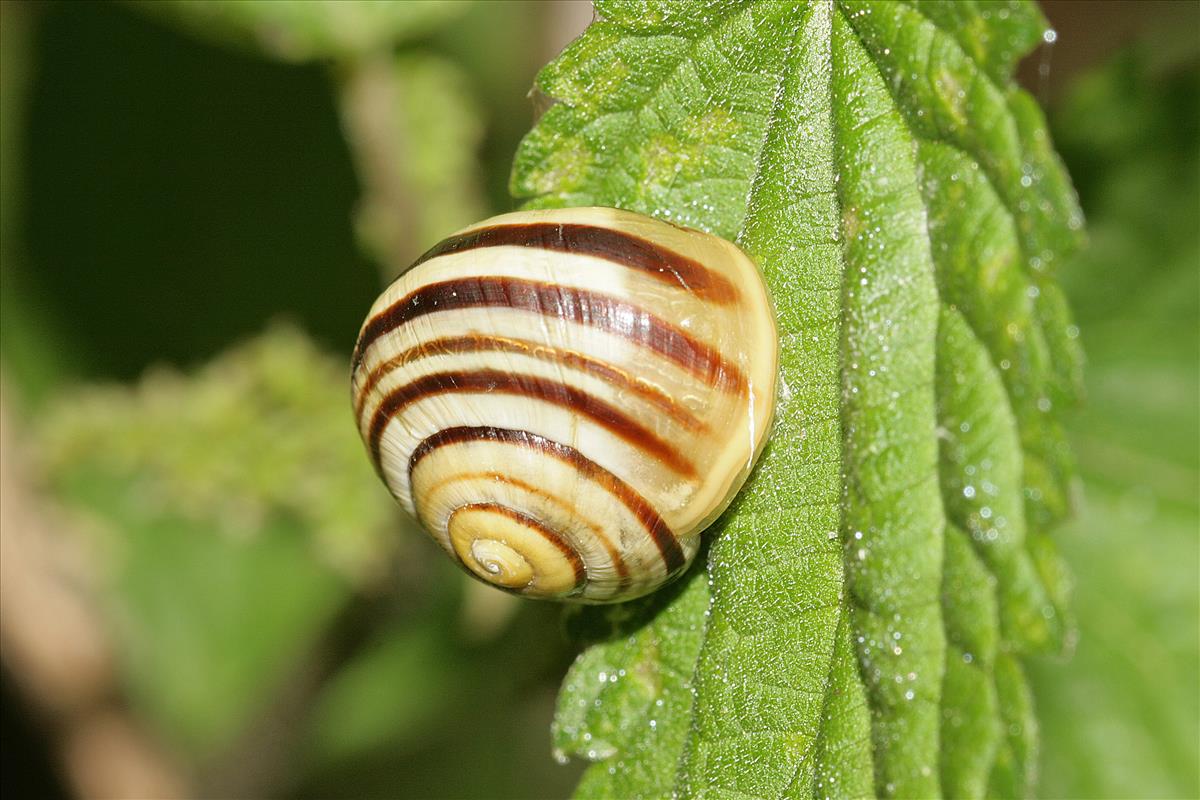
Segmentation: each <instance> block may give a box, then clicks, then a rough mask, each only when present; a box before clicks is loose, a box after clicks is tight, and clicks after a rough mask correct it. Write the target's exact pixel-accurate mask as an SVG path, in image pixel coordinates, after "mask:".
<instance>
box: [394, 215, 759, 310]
mask: <svg viewBox="0 0 1200 800" xmlns="http://www.w3.org/2000/svg"><path fill="white" fill-rule="evenodd" d="M482 247H526V248H530V249H534V250H548V251H552V252H559V253H571V254H578V255H585V256H594V257H596V258H602V259H604V260H605V261H610V262H612V263H614V264H620V265H621V266H624V267H628V268H630V269H633V270H637V271H638V272H640V273H643V274H645V275H649V276H650V277H652V278H655V279H656V280H659V281H661V282H663V283H667V284H671V285H673V286H677V287H679V288H680V289H683V290H685V291H688V292H691V293H692V294H695V295H696V296H698V297H702V298H704V299H705V300H707V301H709V302H712V303H716V304H717V305H729V304H731V303H735V302H737V300H738V290H737V287H736V286H734V285H733V284H732V283H731V282H730V281H729V279H728V278H726V277H725V276H724V275H721V274H720V273H719V272H715V271H713V270H711V269H709V268H708V267H706V266H704V264H702V263H701V262H699V261H697V260H696V259H694V258H689V257H687V256H685V255H682V254H681V253H677V252H675V251H674V250H671V249H669V248H666V247H663V246H662V245H659V244H655V243H654V242H652V241H650V240H649V239H645V238H642V237H641V236H635V235H634V234H631V233H626V232H624V231H621V230H618V229H616V228H604V227H599V226H596V225H583V224H579V223H569V222H568V223H563V222H526V223H518V224H514V225H492V226H489V227H486V228H476V229H475V230H472V231H467V232H466V233H460V234H459V235H457V236H451V237H450V238H448V239H444V240H443V241H441V242H439V243H438V244H436V245H434V246H433V247H432V248H431V249H430V250H429V251H427V252H426V253H425V254H424V255H423V256H421V257H420V258H418V259H417V260H416V261H415V262H414V263H413V266H416V265H417V264H421V263H423V262H425V261H429V260H431V259H434V258H437V257H438V256H444V255H449V254H451V253H462V252H465V251H468V250H475V249H478V248H482Z"/></svg>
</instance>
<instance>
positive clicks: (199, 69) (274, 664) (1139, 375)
mask: <svg viewBox="0 0 1200 800" xmlns="http://www.w3.org/2000/svg"><path fill="white" fill-rule="evenodd" d="M1070 6H1075V8H1074V9H1072V8H1070ZM1081 6H1082V7H1084V11H1080V10H1079V7H1081ZM1044 7H1045V9H1046V11H1047V14H1048V16H1049V17H1050V19H1051V21H1052V22H1053V23H1055V24H1056V25H1057V26H1058V27H1059V31H1060V37H1059V44H1058V45H1056V48H1055V49H1053V50H1043V51H1042V52H1041V53H1039V54H1035V55H1034V56H1032V57H1031V59H1030V62H1029V64H1027V65H1026V67H1027V69H1026V71H1025V74H1026V78H1027V80H1026V83H1027V84H1028V85H1029V86H1030V87H1031V88H1032V89H1033V90H1034V91H1035V92H1037V93H1038V94H1039V96H1040V97H1041V98H1042V99H1043V101H1044V102H1046V103H1047V104H1048V106H1049V111H1050V120H1051V123H1052V126H1053V131H1054V137H1055V141H1056V143H1057V144H1058V146H1059V148H1060V150H1061V152H1062V154H1063V157H1064V159H1065V160H1066V162H1067V164H1068V166H1069V167H1070V169H1071V173H1072V175H1073V177H1074V179H1075V182H1076V185H1077V187H1078V189H1079V192H1080V196H1081V201H1082V204H1083V207H1084V210H1085V212H1086V213H1087V215H1088V218H1089V229H1090V233H1091V239H1092V246H1091V248H1090V249H1089V250H1088V251H1087V252H1085V253H1084V254H1082V255H1081V256H1080V257H1078V258H1077V259H1076V260H1075V262H1074V263H1073V264H1071V265H1070V267H1069V268H1067V269H1065V270H1064V273H1063V280H1064V282H1065V285H1066V287H1067V290H1068V293H1069V295H1070V296H1071V299H1072V303H1073V305H1074V308H1075V313H1076V317H1077V319H1078V322H1079V326H1080V329H1081V337H1082V339H1083V341H1084V343H1085V346H1086V348H1087V351H1088V354H1089V360H1090V364H1089V367H1088V371H1087V375H1086V379H1087V387H1088V393H1089V400H1088V404H1087V406H1086V409H1085V410H1084V411H1083V412H1082V413H1081V414H1080V415H1079V417H1078V419H1077V420H1076V424H1075V426H1074V437H1073V438H1074V441H1075V445H1076V451H1077V455H1078V458H1079V462H1080V465H1081V473H1082V478H1083V481H1082V488H1081V492H1080V501H1079V504H1078V505H1079V509H1080V510H1079V513H1078V515H1077V519H1076V521H1075V522H1074V523H1072V524H1071V525H1070V526H1069V527H1067V528H1066V529H1064V530H1063V531H1062V533H1061V535H1060V537H1059V539H1060V541H1061V547H1062V550H1063V552H1064V555H1065V556H1066V558H1067V560H1068V562H1069V563H1070V564H1071V567H1072V569H1073V571H1074V573H1075V582H1076V592H1075V596H1076V601H1075V610H1076V613H1077V615H1078V619H1079V629H1080V634H1079V640H1078V645H1077V648H1076V652H1075V654H1074V657H1073V658H1072V659H1071V660H1069V661H1065V662H1059V661H1045V662H1040V663H1036V664H1034V665H1033V668H1032V669H1031V673H1032V674H1031V678H1032V681H1033V685H1034V689H1035V695H1036V700H1037V703H1038V705H1039V708H1040V714H1039V716H1040V718H1041V720H1042V726H1043V736H1042V742H1043V745H1042V747H1043V753H1042V759H1041V761H1042V775H1041V780H1042V793H1043V794H1045V795H1046V796H1051V797H1122V796H1161V797H1195V796H1197V795H1200V774H1198V767H1197V748H1198V742H1200V731H1198V726H1200V695H1198V692H1200V688H1198V687H1200V643H1198V641H1197V637H1198V635H1200V634H1198V630H1200V628H1198V624H1200V619H1198V612H1200V608H1198V604H1200V598H1198V594H1197V585H1198V583H1200V575H1198V570H1200V549H1198V535H1197V532H1198V527H1200V509H1198V499H1197V487H1198V486H1200V463H1198V462H1200V458H1198V442H1200V422H1198V412H1197V408H1198V404H1200V399H1198V396H1197V394H1198V384H1200V349H1198V347H1200V345H1198V335H1197V333H1198V330H1197V325H1198V320H1200V309H1198V307H1197V306H1198V300H1200V281H1198V276H1200V163H1198V162H1200V14H1198V13H1197V9H1198V8H1200V6H1197V5H1195V4H1184V3H1181V4H1151V5H1147V6H1141V7H1139V8H1134V6H1132V5H1129V4H1126V5H1119V4H1105V3H1091V4H1086V3H1084V4H1062V3H1048V4H1045V6H1044ZM1122 15H1123V16H1122ZM589 19H590V9H589V8H588V7H587V5H586V4H578V3H537V2H503V3H497V2H478V3H466V2H454V3H439V2H406V3H395V4H357V3H346V2H333V1H331V0H326V1H324V2H291V1H289V0H276V1H275V2H265V3H259V2H215V3H205V2H192V1H191V0H183V1H182V2H132V3H96V2H88V3H17V2H7V3H4V4H3V6H0V32H2V35H3V40H2V43H0V44H2V47H0V57H2V59H3V61H2V64H0V82H2V90H3V95H2V97H0V112H2V113H0V134H2V142H0V155H2V156H3V172H2V174H0V200H2V202H3V220H2V223H0V224H2V242H0V247H2V252H0V277H2V280H0V358H2V361H0V376H2V386H3V395H2V401H0V412H2V413H3V448H4V449H3V456H4V460H3V491H4V502H3V504H2V507H3V512H4V516H3V560H2V562H0V563H2V565H3V571H2V572H0V578H3V583H0V586H2V587H3V595H2V597H0V599H3V605H2V613H0V640H2V641H3V643H4V654H3V664H4V673H3V682H4V685H3V702H4V705H3V748H2V751H3V759H4V762H3V769H2V771H0V773H2V776H3V781H4V788H5V790H6V791H7V790H14V791H16V792H18V794H19V795H20V796H27V795H32V794H37V795H38V796H45V797H53V796H71V795H77V796H85V797H102V796H116V795H123V796H135V795H141V796H148V795H151V794H157V795H163V796H165V795H171V794H175V795H180V796H182V795H193V796H208V797H216V796H274V797H297V798H299V797H311V796H320V797H326V796H355V797H407V796H411V797H467V796H474V797H488V798H498V797H529V796H538V797H556V796H565V795H566V794H568V793H569V791H570V788H571V787H572V785H573V784H574V781H575V780H576V778H577V775H578V767H577V766H574V765H571V766H563V765H559V764H556V763H555V762H554V761H553V759H552V758H551V755H550V732H549V721H550V718H551V715H552V710H553V700H554V696H555V692H556V691H557V687H558V683H559V681H560V680H561V678H562V675H563V674H564V672H565V669H566V666H567V664H568V663H569V662H570V659H571V658H572V657H573V655H574V652H575V647H574V646H573V645H572V643H571V642H570V641H569V640H568V638H567V637H566V635H565V634H564V633H563V631H562V628H561V625H560V620H559V611H558V609H556V608H555V607H553V606H550V605H540V604H535V603H516V602H514V601H512V600H511V599H510V598H508V597H506V596H501V595H499V594H497V593H494V592H490V591H489V590H486V589H482V588H480V587H477V586H475V585H474V584H471V583H469V582H468V581H467V580H466V579H465V578H464V577H463V576H462V575H461V574H460V573H458V572H457V571H456V570H455V569H454V568H453V567H452V566H451V565H450V564H449V563H448V562H447V561H446V560H445V559H443V558H441V557H440V556H439V555H438V554H437V553H436V552H435V551H434V548H433V547H431V546H429V545H428V544H427V543H426V542H425V541H424V540H423V539H422V538H420V537H419V536H417V535H416V534H415V533H414V532H413V531H412V530H411V529H410V528H409V526H408V524H407V523H406V522H404V521H403V520H402V519H401V518H400V517H399V515H398V514H397V513H396V510H395V509H394V508H393V506H392V504H391V501H390V500H389V499H388V497H387V494H386V492H385V491H384V490H383V489H382V487H381V486H379V485H378V483H377V481H376V479H375V478H374V476H373V475H372V474H371V470H370V468H369V466H368V462H367V460H366V458H364V457H363V455H362V453H361V451H360V444H359V442H358V440H357V436H356V435H355V433H354V430H353V424H352V421H351V415H350V411H349V407H348V406H349V402H348V386H347V384H348V381H347V372H348V364H347V360H348V353H349V351H350V348H351V347H352V344H353V339H354V336H355V334H356V333H357V329H358V325H359V323H360V321H361V317H362V314H363V313H364V311H365V309H366V308H367V307H368V305H369V304H370V302H371V301H372V300H373V299H374V296H375V294H376V293H377V291H378V290H379V288H380V286H381V285H382V283H383V282H384V281H386V280H387V279H388V278H389V277H390V276H392V275H394V274H395V273H396V272H397V271H398V270H399V269H400V268H401V267H402V266H403V265H404V264H406V263H407V262H408V261H409V260H411V259H412V257H413V256H415V255H416V254H418V253H419V252H420V251H421V250H423V249H424V248H425V246H427V245H428V244H429V243H431V242H433V241H436V240H437V239H439V238H441V237H442V236H444V235H445V234H446V233H447V232H449V231H451V230H452V229H454V228H456V227H459V226H461V225H463V224H465V223H467V222H470V221H472V220H475V219H478V218H480V217H482V216H484V215H486V214H488V213H495V212H498V211H502V210H507V209H509V208H511V207H512V202H511V200H510V199H509V197H508V194H507V178H508V170H509V165H510V161H511V157H512V153H513V151H514V149H515V146H516V143H517V141H518V140H519V138H520V136H521V135H522V134H523V133H524V132H525V131H526V130H528V128H529V125H530V123H531V121H532V119H533V113H534V110H535V106H536V105H537V104H538V102H539V99H537V98H534V102H531V101H530V100H529V99H527V97H526V94H527V92H528V91H529V87H530V86H531V84H532V76H533V74H534V72H535V71H536V69H537V68H538V67H539V66H540V65H541V64H542V63H544V62H545V61H547V60H548V59H549V58H550V57H551V56H553V55H554V53H555V52H556V51H557V49H558V48H560V47H561V46H562V45H563V44H565V43H566V42H567V41H569V40H570V38H572V37H573V36H574V35H575V34H577V33H578V31H579V30H580V29H581V28H582V26H583V25H585V24H586V23H587V21H588V20H589ZM1122 20H1123V21H1122ZM1114 27H1115V28H1119V29H1121V30H1123V31H1124V32H1125V37H1124V38H1123V39H1113V38H1112V34H1111V29H1113V28H1114ZM1106 37H1107V38H1106ZM1060 54H1061V56H1060ZM1051 56H1053V57H1054V58H1057V59H1059V60H1061V61H1062V62H1065V65H1064V66H1063V67H1062V68H1056V67H1055V66H1054V64H1055V63H1056V62H1055V61H1054V60H1052V59H1051ZM72 620H74V623H72V624H73V625H74V627H72V625H70V624H68V623H69V622H71V621H72Z"/></svg>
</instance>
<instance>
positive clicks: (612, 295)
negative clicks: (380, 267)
mask: <svg viewBox="0 0 1200 800" xmlns="http://www.w3.org/2000/svg"><path fill="white" fill-rule="evenodd" d="M777 350H778V344H777V340H776V333H775V323H774V314H773V311H772V308H771V303H770V300H769V298H768V295H767V292H766V287H765V286H764V284H763V281H762V277H761V275H760V274H759V271H758V268H757V267H756V266H755V265H754V263H753V262H752V261H751V260H750V259H749V258H747V257H746V256H745V254H743V253H742V251H741V250H739V249H738V248H737V247H735V246H734V245H732V244H730V243H729V242H726V241H724V240H723V239H719V238H717V237H715V236H711V235H708V234H705V233H701V232H699V231H694V230H688V229H684V228H679V227H676V226H674V225H671V224H668V223H665V222H660V221H658V220H655V219H652V218H650V217H645V216H642V215H640V214H634V213H631V212H627V211H619V210H615V209H611V208H573V209H564V210H555V211H526V212H518V213H514V214H504V215H502V216H498V217H493V218H492V219H488V220H485V221H483V222H480V223H479V224H477V225H474V226H471V227H470V228H467V229H465V230H462V231H460V232H458V233H456V234H454V235H453V236H451V237H449V238H448V239H446V240H444V241H442V242H441V243H440V244H438V245H436V246H435V247H434V248H433V249H432V250H430V251H429V252H427V253H426V254H425V255H423V256H421V257H420V258H419V259H417V261H416V263H415V264H414V265H413V266H412V267H411V268H410V269H409V270H408V271H407V272H405V273H404V274H403V275H402V276H401V277H400V278H399V279H397V280H396V281H395V282H394V283H393V284H392V285H391V286H389V287H388V288H387V290H386V291H384V293H383V294H382V295H381V296H380V297H379V299H378V300H376V301H375V305H374V306H373V307H372V308H371V312H370V314H369V315H368V317H367V320H366V322H365V323H364V324H363V327H362V331H361V332H360V334H359V339H358V345H357V347H356V348H355V354H354V370H353V384H354V386H353V398H354V409H355V413H356V414H357V417H358V425H359V431H360V432H361V434H362V437H363V440H364V442H366V445H367V450H368V452H369V454H370V456H371V458H372V460H373V461H374V463H375V466H376V468H377V470H378V471H379V474H380V476H381V477H382V478H383V480H384V482H385V483H386V484H387V486H388V488H389V489H390V490H391V492H392V494H393V496H395V498H396V499H397V500H398V501H399V502H400V504H401V505H403V506H404V508H405V509H406V510H407V511H408V512H409V513H410V514H412V515H414V516H415V517H416V518H417V519H418V520H419V521H420V522H421V524H422V525H423V526H424V528H425V529H426V530H427V531H428V532H429V533H430V534H431V535H432V536H433V538H434V539H436V540H437V542H438V543H439V544H440V545H441V546H442V547H443V548H444V549H445V550H446V552H447V553H449V554H450V556H451V557H452V558H453V559H454V560H455V561H457V562H459V563H460V564H462V565H463V566H465V567H466V568H467V569H468V570H469V571H470V572H471V573H473V574H474V575H476V576H477V577H479V578H481V579H483V580H484V581H487V582H488V583H491V584H493V585H495V586H498V587H500V588H503V589H506V590H509V591H513V592H517V593H520V594H524V595H528V596H534V597H548V598H556V599H563V600H572V601H578V602H588V603H602V602H613V601H619V600H627V599H630V598H632V597H636V596H638V595H641V594H645V593H646V592H649V591H651V590H653V589H654V588H656V587H658V586H660V585H662V584H663V583H664V582H666V581H668V580H670V579H671V578H672V577H674V576H675V575H677V574H679V573H680V572H681V571H682V570H683V569H684V567H686V566H687V564H688V563H689V562H690V561H691V560H692V558H693V557H694V556H695V554H696V550H697V548H698V547H699V542H700V532H701V531H702V530H703V529H704V528H705V526H707V525H708V524H710V523H711V522H712V521H713V520H714V519H716V517H717V516H718V515H719V514H720V513H721V512H722V511H723V510H724V509H725V508H726V506H728V505H729V502H730V501H731V500H732V499H733V496H734V495H735V494H736V493H737V491H738V489H739V488H740V487H741V485H742V483H743V482H744V481H745V479H746V477H747V476H748V475H749V472H750V468H751V467H752V466H753V463H754V459H755V457H756V456H757V454H758V452H759V450H760V449H761V448H762V445H763V442H764V440H765V437H766V434H767V428H768V425H769V423H770V420H771V414H772V410H773V405H774V399H775V373H776V362H777V355H778V354H777Z"/></svg>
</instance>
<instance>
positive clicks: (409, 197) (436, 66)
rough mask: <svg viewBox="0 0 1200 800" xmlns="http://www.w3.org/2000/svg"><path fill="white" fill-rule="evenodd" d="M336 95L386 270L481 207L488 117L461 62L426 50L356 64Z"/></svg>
mask: <svg viewBox="0 0 1200 800" xmlns="http://www.w3.org/2000/svg"><path fill="white" fill-rule="evenodd" d="M340 100H341V107H342V118H343V121H344V127H345V129H346V134H347V138H348V140H349V142H350V144H351V148H352V152H353V153H354V155H355V159H356V161H357V162H358V171H359V174H360V175H361V176H362V183H363V186H364V196H363V198H362V199H361V201H360V203H359V209H358V212H357V215H356V216H357V228H358V233H359V238H360V240H361V241H362V242H363V243H364V244H365V246H366V247H367V248H368V249H369V250H370V251H371V252H372V253H373V254H374V255H375V256H376V258H377V259H378V260H379V261H380V262H381V263H383V264H384V265H386V266H385V270H384V271H385V277H386V278H387V279H389V280H390V279H391V278H392V277H393V276H394V275H395V274H396V273H398V272H399V271H400V270H401V269H402V268H404V267H406V266H407V265H408V264H409V262H410V261H411V260H412V259H414V258H416V257H417V256H418V255H420V253H421V252H422V250H423V248H424V247H425V243H427V242H432V241H437V240H439V239H441V238H442V237H444V236H445V235H446V234H447V233H449V232H450V231H454V230H457V229H458V228H462V227H464V226H465V225H467V224H468V223H470V222H471V221H472V220H476V219H479V218H480V217H481V216H483V215H484V210H483V201H482V196H481V195H482V191H481V189H480V183H479V176H478V161H477V158H476V150H477V149H478V147H479V143H480V140H481V139H482V138H483V123H482V120H481V119H480V115H479V112H478V110H477V103H476V102H475V98H474V97H473V96H472V95H471V92H470V91H469V87H468V85H467V77H466V75H465V74H464V73H463V71H462V70H461V69H459V68H458V66H457V65H456V64H454V63H453V62H450V61H447V60H445V59H442V58H440V57H438V56H435V55H431V54H429V53H426V52H417V53H410V54H405V55H401V56H396V57H392V56H386V57H383V58H381V59H379V60H377V61H371V62H367V63H362V64H359V65H358V66H357V67H356V68H355V69H354V70H351V71H349V72H348V73H347V74H346V75H345V76H344V80H343V81H342V84H341V93H340Z"/></svg>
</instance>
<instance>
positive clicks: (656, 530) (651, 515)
mask: <svg viewBox="0 0 1200 800" xmlns="http://www.w3.org/2000/svg"><path fill="white" fill-rule="evenodd" d="M465 442H496V443H501V444H511V445H515V446H517V447H525V448H529V449H532V450H537V451H538V452H539V453H541V454H543V455H546V456H549V457H551V458H557V459H558V460H559V461H562V462H564V463H566V464H568V465H569V466H571V467H573V468H574V469H575V470H576V471H577V472H579V473H580V474H581V475H582V476H583V477H585V478H587V479H588V480H591V481H594V482H595V483H598V484H599V485H600V486H601V488H603V489H604V490H605V491H607V492H608V493H609V494H611V495H613V496H614V497H616V498H617V500H619V501H620V502H621V504H622V505H623V506H625V507H626V508H628V509H629V510H630V512H632V513H633V515H634V517H635V518H636V519H637V520H638V522H639V523H640V524H641V525H642V527H643V528H645V529H646V532H647V534H649V536H650V538H651V540H653V542H654V544H655V546H656V547H657V548H658V551H659V553H660V554H661V555H662V560H663V564H664V565H665V566H666V574H667V575H672V574H674V573H675V572H676V571H677V570H679V569H680V568H681V567H683V565H684V564H685V563H686V559H685V558H684V555H683V550H682V548H680V546H679V540H678V539H676V538H675V534H674V533H673V532H672V531H671V529H670V528H669V527H667V523H666V522H664V521H663V518H662V517H660V516H659V514H658V512H657V511H655V510H654V507H653V506H651V505H650V503H649V502H648V501H647V500H646V498H644V497H642V496H641V495H640V494H638V492H637V491H636V490H635V489H634V488H633V487H631V486H630V485H629V484H627V483H625V481H623V480H621V479H620V478H618V477H617V476H616V475H614V474H612V473H611V472H609V471H608V470H606V469H605V468H604V467H602V466H600V465H599V464H597V463H596V462H595V461H592V460H591V459H590V458H588V457H587V456H585V455H584V454H583V453H580V452H579V451H578V450H576V449H575V448H573V447H569V446H567V445H565V444H561V443H559V442H556V441H554V440H553V439H547V438H546V437H544V436H539V435H538V434H536V433H530V432H529V431H518V430H512V429H509V428H495V427H491V426H479V427H467V426H462V427H456V428H445V429H443V430H440V431H438V432H437V433H435V434H433V435H432V436H430V437H428V438H426V439H424V440H422V441H421V442H420V443H419V444H418V445H417V446H416V448H415V449H414V450H413V453H412V455H411V456H410V457H409V459H408V485H409V486H412V474H413V470H414V469H415V468H416V466H417V464H418V463H420V461H421V459H423V458H424V457H425V456H427V455H429V453H431V452H433V451H434V450H436V449H437V448H439V447H446V446H449V445H455V444H463V443H465Z"/></svg>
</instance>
